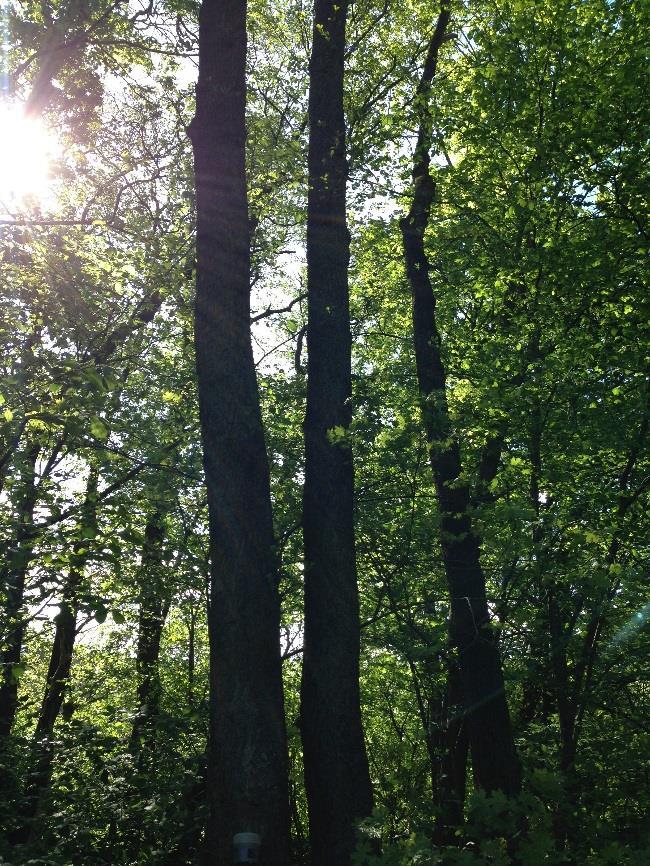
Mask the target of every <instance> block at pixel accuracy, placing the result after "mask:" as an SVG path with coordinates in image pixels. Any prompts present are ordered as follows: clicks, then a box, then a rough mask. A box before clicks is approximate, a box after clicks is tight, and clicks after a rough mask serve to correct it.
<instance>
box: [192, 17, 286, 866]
mask: <svg viewBox="0 0 650 866" xmlns="http://www.w3.org/2000/svg"><path fill="white" fill-rule="evenodd" d="M245 104H246V2H245V0H204V2H203V4H202V6H201V12H200V17H199V80H198V84H197V88H196V116H195V118H194V120H193V122H192V124H191V128H190V137H191V140H192V144H193V148H194V165H195V172H196V206H197V267H196V270H197V277H196V321H195V341H196V364H197V376H198V391H199V406H200V417H201V432H202V438H203V451H204V468H205V475H206V486H207V493H208V507H209V521H210V553H211V586H210V605H209V612H208V627H209V636H210V663H211V673H210V710H211V727H210V760H209V770H208V789H209V796H210V800H211V817H210V819H209V822H208V828H207V846H208V851H209V859H210V863H211V864H213V863H214V864H218V866H226V864H230V863H231V861H232V836H233V834H235V833H237V832H240V831H252V832H257V833H260V834H261V836H262V853H261V859H262V862H264V863H265V864H268V866H280V864H283V866H284V864H286V862H287V856H288V853H287V852H288V838H289V805H288V779H287V755H286V733H285V721H284V705H283V693H282V671H281V661H280V641H279V622H280V604H279V596H278V586H277V582H278V575H277V567H276V562H275V555H274V537H273V522H272V514H271V496H270V481H269V467H268V461H267V455H266V446H265V442H264V431H263V428H262V420H261V413H260V406H259V395H258V391H257V381H256V377H255V366H254V361H253V352H252V346H251V339H250V248H249V222H248V209H247V198H246V170H245V141H246V126H245Z"/></svg>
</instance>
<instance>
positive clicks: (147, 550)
mask: <svg viewBox="0 0 650 866" xmlns="http://www.w3.org/2000/svg"><path fill="white" fill-rule="evenodd" d="M164 540H165V512H164V510H163V507H161V506H159V507H157V508H156V509H155V510H154V511H153V512H152V513H151V514H150V516H149V519H148V520H147V525H146V526H145V531H144V547H143V550H142V566H141V568H140V604H139V625H138V650H137V655H136V668H137V679H138V687H137V705H138V712H137V714H136V717H135V720H134V722H133V730H132V731H131V751H132V752H133V753H134V754H138V755H142V754H144V753H148V755H149V757H151V755H152V753H153V750H154V748H155V727H156V722H157V720H158V715H159V711H160V676H159V670H158V660H159V656H160V640H161V637H162V631H163V626H164V625H165V619H166V618H167V613H168V612H169V601H170V598H171V593H170V590H169V587H167V586H166V585H165V576H164V574H163V573H162V555H163V544H164Z"/></svg>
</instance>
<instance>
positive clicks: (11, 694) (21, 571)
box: [0, 445, 40, 740]
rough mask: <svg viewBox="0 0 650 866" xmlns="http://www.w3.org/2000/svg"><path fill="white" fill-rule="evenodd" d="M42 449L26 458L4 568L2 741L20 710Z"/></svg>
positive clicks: (0, 689)
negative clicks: (26, 606) (20, 672)
mask: <svg viewBox="0 0 650 866" xmlns="http://www.w3.org/2000/svg"><path fill="white" fill-rule="evenodd" d="M39 453H40V447H39V446H38V445H33V446H31V447H29V448H28V450H27V453H26V454H25V455H24V462H23V467H22V472H21V474H22V483H23V491H22V497H21V500H20V502H19V504H18V514H17V529H16V534H15V536H14V543H13V545H12V546H11V547H10V548H9V550H8V552H7V553H8V556H7V562H6V563H5V565H4V567H3V570H2V571H3V573H2V584H3V589H4V592H5V594H6V601H5V611H4V621H3V623H2V634H1V636H0V637H1V641H2V642H1V647H2V684H1V685H0V740H1V739H2V738H4V737H7V736H9V734H10V733H11V729H12V727H13V724H14V720H15V718H16V710H17V708H18V679H19V677H18V675H17V672H18V667H17V666H18V665H19V664H20V660H21V656H22V647H23V639H24V637H25V613H24V610H23V603H24V598H25V579H26V577H27V570H28V568H29V563H30V561H31V558H32V551H33V548H34V540H35V539H34V525H33V524H34V506H35V505H36V496H37V488H36V478H35V473H36V461H37V459H38V455H39Z"/></svg>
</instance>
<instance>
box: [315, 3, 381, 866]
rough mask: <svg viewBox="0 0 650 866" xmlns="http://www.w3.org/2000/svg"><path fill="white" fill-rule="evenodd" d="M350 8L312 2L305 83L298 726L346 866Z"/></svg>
mask: <svg viewBox="0 0 650 866" xmlns="http://www.w3.org/2000/svg"><path fill="white" fill-rule="evenodd" d="M346 14H347V3H346V2H345V0H343V2H334V0H316V5H315V12H314V30H313V47H312V55H311V62H310V87H309V128H310V133H309V192H308V205H307V207H308V211H307V289H308V316H309V318H308V326H307V346H308V378H307V414H306V419H305V486H304V500H303V531H304V544H305V642H304V656H303V674H302V686H301V701H302V708H301V729H302V741H303V748H304V764H305V786H306V792H307V800H308V805H309V834H310V841H311V850H312V863H313V864H315V866H345V864H346V863H349V862H350V855H351V853H352V851H353V850H354V847H355V844H356V833H355V825H356V823H357V822H358V821H359V820H360V819H362V818H364V817H366V816H367V815H369V814H370V812H371V810H372V789H371V785H370V776H369V772H368V762H367V757H366V751H365V743H364V738H363V729H362V724H361V711H360V704H359V631H360V630H359V600H358V591H357V574H356V558H355V544H354V475H353V461H352V451H351V447H350V442H349V441H348V439H347V436H348V435H349V425H350V421H351V406H350V397H351V336H350V313H349V294H348V264H349V258H350V236H349V232H348V228H347V224H346V181H347V161H346V153H345V120H344V114H343V66H344V54H345V22H346Z"/></svg>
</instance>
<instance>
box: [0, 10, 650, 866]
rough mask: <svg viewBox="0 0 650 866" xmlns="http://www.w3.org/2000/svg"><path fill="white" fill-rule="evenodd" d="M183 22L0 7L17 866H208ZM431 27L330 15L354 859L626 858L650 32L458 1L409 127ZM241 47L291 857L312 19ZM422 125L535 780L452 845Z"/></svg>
mask: <svg viewBox="0 0 650 866" xmlns="http://www.w3.org/2000/svg"><path fill="white" fill-rule="evenodd" d="M197 6H198V4H197V3H195V2H191V0H169V2H165V0H158V2H151V3H144V2H142V3H140V2H134V3H130V4H126V3H120V2H116V3H112V2H106V0H93V2H91V3H81V4H80V3H77V2H74V0H49V2H38V3H36V2H24V3H20V4H12V3H5V4H2V6H1V9H2V15H3V16H4V19H5V20H4V21H3V26H4V27H5V28H6V30H7V33H10V34H11V45H10V48H9V50H8V52H5V55H6V56H4V60H3V62H6V64H7V69H6V70H4V72H6V73H9V75H10V85H9V86H10V92H9V91H8V92H7V93H6V95H5V100H6V101H12V102H18V103H21V104H22V103H27V104H28V106H30V111H31V112H32V114H33V115H34V114H38V115H39V116H40V118H41V121H42V123H43V124H44V125H45V126H46V128H47V129H48V130H49V132H50V134H51V137H52V140H53V141H55V142H57V145H56V148H54V149H55V151H56V152H55V155H54V156H53V158H52V164H51V175H52V177H51V180H50V184H49V191H48V194H47V196H46V197H42V198H39V197H37V196H35V195H32V196H31V197H29V196H28V197H23V198H20V199H19V198H14V199H11V200H10V199H9V197H8V196H7V194H6V193H5V191H4V190H0V207H1V208H2V214H0V231H1V232H2V235H1V245H0V346H1V351H0V357H1V360H0V367H1V371H2V372H1V381H0V535H1V537H2V539H3V545H2V547H3V552H2V559H1V561H0V574H1V582H0V605H1V607H0V629H1V632H0V640H1V641H2V646H1V650H2V654H3V656H2V658H3V670H2V683H1V698H2V700H1V701H0V740H1V742H0V863H4V864H7V866H19V864H27V863H30V864H34V866H68V864H75V866H78V864H84V866H86V864H87V866H96V864H97V866H98V864H102V863H112V864H124V866H126V864H136V863H137V864H143V866H144V864H151V866H154V864H155V866H163V864H168V866H171V864H191V863H199V862H202V861H201V859H200V858H201V856H202V854H201V851H202V840H203V834H204V826H205V812H206V792H205V787H206V781H205V753H206V738H207V730H208V689H209V686H208V667H209V654H208V635H207V625H206V607H207V603H208V596H209V582H208V574H209V568H208V552H207V551H208V542H207V535H208V524H207V509H206V499H205V493H204V487H203V482H202V465H201V437H200V432H199V419H198V409H197V398H196V385H195V372H194V355H193V352H194V345H193V334H192V310H193V292H194V278H195V257H194V247H193V244H194V234H193V226H194V219H195V203H194V186H193V176H192V159H191V148H190V144H189V141H188V139H187V135H186V127H187V125H188V124H189V122H190V119H191V117H192V115H193V110H194V104H193V101H194V90H193V83H194V79H195V72H196V70H195V66H196V51H197V41H196V40H197V13H198V8H197ZM438 11H439V10H437V9H432V7H431V4H426V3H420V2H419V0H407V2H401V3H396V2H394V0H385V2H367V0H361V2H359V3H355V4H353V5H352V6H351V7H350V10H349V20H348V35H347V40H348V46H347V67H346V88H347V90H346V111H347V124H348V158H349V167H350V181H349V190H348V207H349V220H350V228H351V233H352V259H351V263H350V287H351V304H352V308H351V309H352V334H353V412H354V417H353V421H352V424H351V426H350V427H349V428H347V429H344V428H343V427H341V428H339V427H336V428H334V429H332V431H331V436H332V438H333V439H334V440H337V441H339V442H340V444H341V447H346V448H347V447H352V450H353V454H354V463H355V474H356V501H355V508H356V532H357V560H358V579H359V587H360V597H361V617H362V672H361V689H362V711H363V721H364V726H365V735H366V743H367V751H368V758H369V763H370V772H371V778H372V783H373V788H374V798H375V810H374V813H373V816H372V818H371V819H369V820H368V821H367V822H366V825H365V827H364V840H365V841H363V842H362V845H361V848H362V849H363V851H361V850H360V852H359V862H365V863H377V864H383V866H389V864H407V863H408V864H411V863H448V864H487V863H493V864H501V863H503V864H505V863H511V862H515V863H520V864H523V866H536V864H540V866H541V864H562V863H572V864H576V866H578V864H580V866H582V864H590V866H606V864H614V863H623V864H627V863H629V864H632V863H642V862H646V860H650V836H649V834H648V824H647V814H648V810H649V809H650V798H649V791H650V786H649V784H648V782H649V780H650V736H649V733H648V727H647V719H648V717H649V713H650V686H649V683H648V678H647V658H648V650H649V649H650V644H649V635H648V629H647V622H648V617H649V615H650V606H649V603H648V596H647V575H648V569H649V566H650V547H649V546H648V538H649V537H650V515H649V513H648V492H649V491H650V449H649V448H648V445H649V443H650V436H649V426H650V354H649V346H650V339H649V337H650V333H649V329H648V321H649V316H648V313H649V312H650V309H649V304H648V297H650V294H649V293H648V277H649V275H650V271H649V267H648V219H647V203H648V194H649V192H650V164H649V157H650V140H649V138H648V129H650V101H649V100H648V95H647V94H648V93H650V63H649V62H648V61H649V60H650V57H649V54H650V5H649V4H648V3H646V2H643V0H580V2H577V0H542V2H526V0H504V2H499V3H496V2H493V0H468V2H465V3H460V2H458V3H454V4H453V6H452V9H451V23H450V26H449V28H448V31H447V34H446V38H445V40H444V42H443V44H442V47H441V51H440V57H439V61H438V70H437V74H436V77H435V80H434V83H433V86H432V88H431V91H430V93H426V94H423V93H422V91H421V90H420V91H418V82H419V80H420V75H421V72H422V64H423V62H424V55H425V52H426V45H427V43H428V40H429V38H430V36H431V33H432V32H433V30H434V28H435V24H436V17H437V14H438ZM248 20H249V24H248V26H249V46H248V58H249V73H248V85H249V91H248V109H247V110H248V118H249V122H248V141H247V147H248V183H249V211H250V222H251V251H252V271H251V275H252V279H251V282H252V304H253V310H254V312H253V315H252V325H251V327H252V335H253V344H254V350H255V358H256V364H257V371H258V382H259V387H260V393H261V402H262V411H263V417H264V424H265V431H266V437H267V450H268V455H269V462H270V469H271V485H272V501H273V509H274V520H275V533H276V539H277V556H278V562H279V569H280V578H281V582H280V591H281V600H282V622H283V626H282V631H281V635H280V640H281V645H282V650H283V659H284V660H283V666H284V668H283V669H284V680H285V705H286V714H287V730H288V745H289V764H290V807H291V821H292V833H293V838H292V844H293V855H294V859H295V862H296V863H303V862H306V858H307V856H308V827H307V816H306V802H305V794H304V787H303V781H302V751H301V739H300V724H301V720H300V707H299V680H300V666H301V647H302V609H303V600H302V574H303V561H302V536H301V499H302V485H303V481H304V474H303V470H304V459H303V447H304V446H303V428H302V423H303V416H304V401H305V394H306V374H305V362H306V358H307V353H308V346H307V344H306V338H305V332H306V304H305V293H304V245H305V204H306V188H305V186H306V184H305V178H306V147H307V120H306V115H307V92H306V91H307V68H308V60H309V52H310V40H311V9H310V8H307V7H305V6H303V4H302V3H301V2H297V0H282V2H279V3H276V4H269V3H264V2H262V0H252V2H251V3H250V4H249V11H248ZM423 99H426V100H427V110H428V112H429V113H430V117H431V119H432V130H433V142H434V145H433V150H432V165H431V174H432V176H433V179H434V181H435V195H434V198H433V204H432V208H431V214H430V219H429V224H428V227H427V231H426V236H425V242H426V247H427V254H428V257H429V261H430V263H431V268H430V278H431V281H432V284H433V287H434V290H435V295H436V317H437V323H438V328H439V331H440V334H441V351H442V355H443V358H444V362H445V365H446V369H447V400H448V407H449V415H450V419H451V426H452V430H451V433H450V435H451V436H454V437H455V438H456V439H457V440H458V441H459V443H460V448H461V454H462V460H463V479H462V480H463V481H464V482H466V484H467V485H468V487H469V491H470V496H471V511H472V519H473V525H474V527H475V530H476V531H477V532H479V533H480V538H481V556H482V564H483V570H484V572H485V575H486V579H487V585H488V598H489V606H490V612H491V614H492V617H493V625H494V626H495V628H496V630H497V632H498V644H499V648H500V653H501V658H502V661H503V666H504V675H505V680H506V691H507V696H508V703H509V707H510V714H511V717H512V723H513V728H514V736H515V741H516V745H517V749H518V752H519V756H520V759H521V761H522V765H523V773H524V784H523V790H522V793H521V795H520V796H519V797H518V798H517V799H516V800H515V801H512V802H508V801H507V800H506V798H505V797H503V796H502V795H500V794H499V793H498V792H497V793H495V794H492V795H490V796H486V795H485V794H484V793H483V792H481V791H479V790H475V785H474V783H473V777H472V769H471V765H469V766H467V765H466V763H463V769H462V775H463V785H465V784H466V786H467V799H466V802H465V806H464V821H463V824H462V826H459V827H458V829H457V831H456V832H455V833H454V834H452V835H451V836H446V837H445V838H440V837H439V836H436V835H435V832H434V830H435V827H436V826H437V818H439V816H440V814H441V811H442V810H443V808H444V803H443V802H442V800H441V796H440V791H441V789H444V787H445V779H444V777H445V773H446V772H447V769H446V763H445V755H446V753H447V750H448V749H449V736H450V732H452V733H453V731H454V730H455V728H454V723H455V721H457V719H458V716H459V703H458V699H457V697H456V696H454V693H453V689H452V688H451V673H450V672H453V668H454V652H453V649H452V648H451V646H450V643H449V636H448V615H449V597H448V592H447V585H446V583H445V573H444V569H443V566H442V560H441V552H440V539H439V533H438V528H439V522H440V514H439V509H438V505H437V499H436V495H435V489H434V483H433V479H432V477H431V473H430V470H429V464H428V458H427V448H428V443H427V440H426V436H425V434H424V432H423V428H422V423H421V408H422V406H421V401H420V398H419V396H418V385H417V377H416V369H415V362H414V354H413V334H412V328H413V326H412V321H411V297H410V293H409V286H408V284H407V280H406V276H405V269H404V263H403V255H404V254H403V249H402V237H401V235H400V219H401V218H402V217H403V215H404V213H405V212H406V211H407V209H408V207H409V204H410V201H411V196H412V192H413V190H412V189H411V168H412V157H413V149H414V142H415V134H416V132H417V128H418V123H419V120H420V118H421V117H422V104H421V101H422V100H423ZM12 134H13V133H12V128H11V127H10V126H9V125H8V126H7V129H6V131H5V130H3V131H2V135H3V136H5V135H7V136H10V135H12ZM468 604H469V600H468ZM470 609H471V606H470ZM477 635H478V631H477ZM479 637H480V636H479ZM333 735H334V734H333ZM458 736H461V734H460V733H459V734H458ZM377 839H380V840H381V843H382V844H381V846H380V847H378V846H377V845H376V844H375V842H376V840H377ZM432 840H434V841H435V846H434V845H433V841H432Z"/></svg>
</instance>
